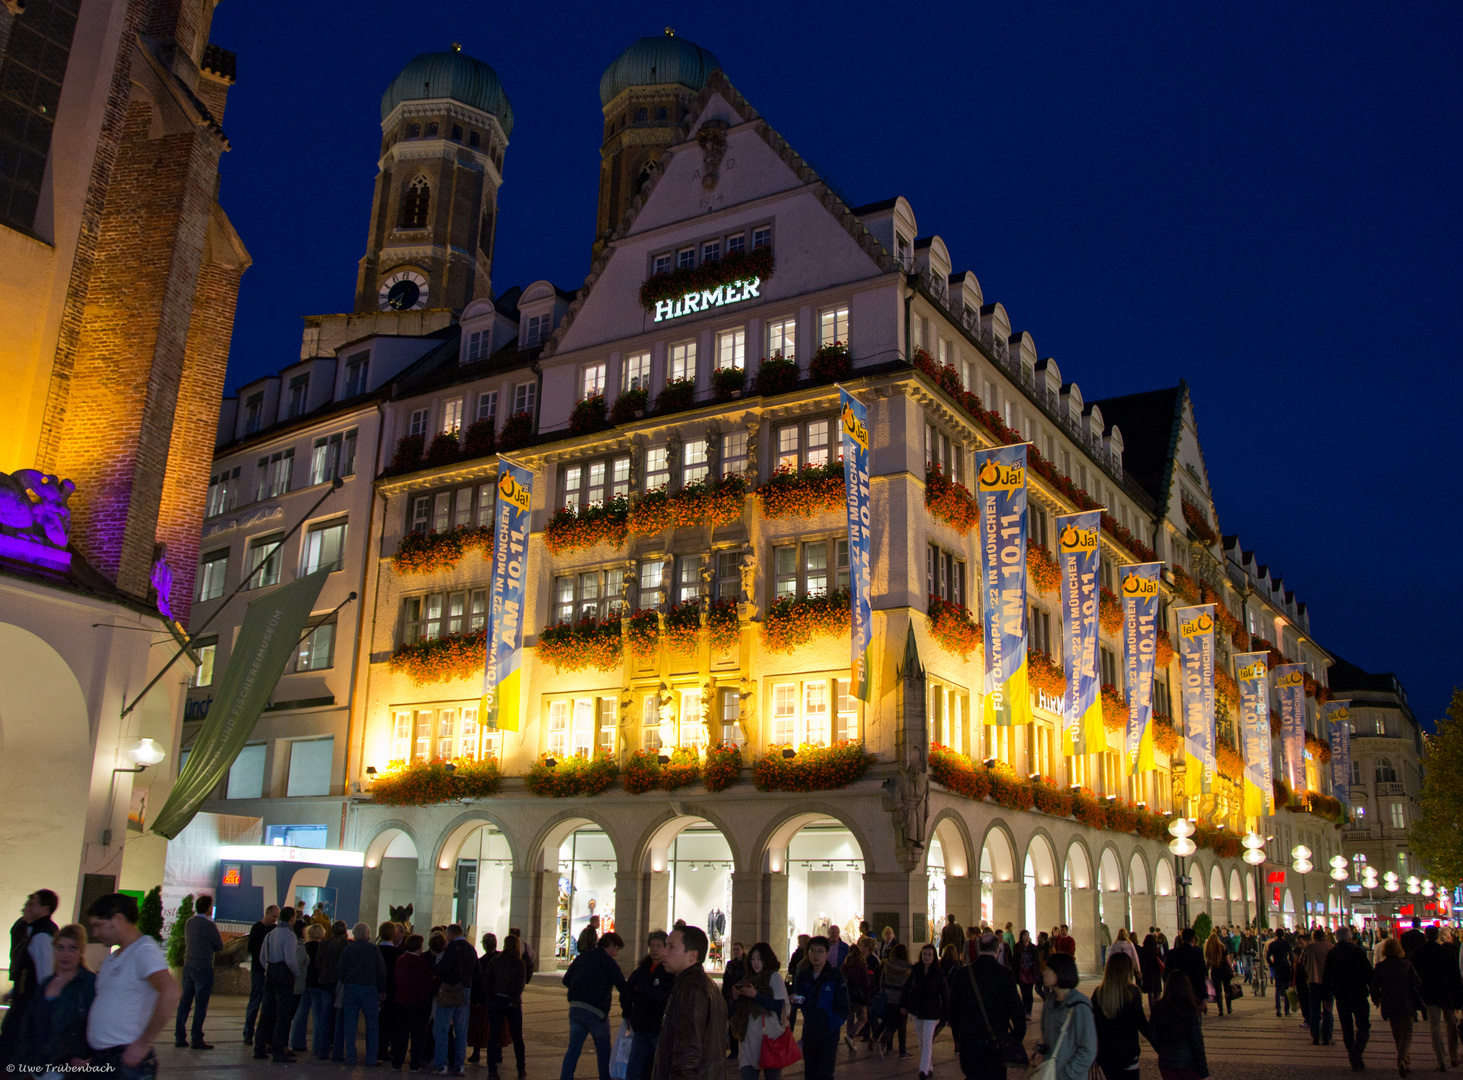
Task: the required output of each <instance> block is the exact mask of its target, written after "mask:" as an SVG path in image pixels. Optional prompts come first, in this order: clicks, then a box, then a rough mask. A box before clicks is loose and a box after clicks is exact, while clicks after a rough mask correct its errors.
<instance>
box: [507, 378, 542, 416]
mask: <svg viewBox="0 0 1463 1080" xmlns="http://www.w3.org/2000/svg"><path fill="white" fill-rule="evenodd" d="M537 398H538V384H537V383H531V382H525V383H519V384H518V385H517V386H515V387H514V388H513V411H514V413H528V415H530V416H532V415H533V406H534V403H535V401H536V400H537Z"/></svg>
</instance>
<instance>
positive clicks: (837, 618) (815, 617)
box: [762, 589, 852, 653]
mask: <svg viewBox="0 0 1463 1080" xmlns="http://www.w3.org/2000/svg"><path fill="white" fill-rule="evenodd" d="M850 610H851V609H850V600H849V594H848V590H847V589H836V590H834V591H833V592H831V593H829V594H828V595H827V596H802V597H790V596H788V597H783V598H782V599H781V600H779V601H777V602H776V603H775V604H773V605H772V606H771V607H770V608H768V609H767V615H766V617H765V618H764V619H763V621H762V640H763V643H764V644H765V645H766V646H767V648H768V649H769V650H770V651H772V652H778V653H790V652H792V651H793V650H794V649H797V648H799V647H800V646H803V645H806V644H808V642H810V641H812V640H813V639H814V638H820V637H837V636H839V635H840V634H850V633H852V623H851V617H850Z"/></svg>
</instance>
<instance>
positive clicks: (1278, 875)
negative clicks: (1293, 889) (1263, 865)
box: [1265, 870, 1285, 885]
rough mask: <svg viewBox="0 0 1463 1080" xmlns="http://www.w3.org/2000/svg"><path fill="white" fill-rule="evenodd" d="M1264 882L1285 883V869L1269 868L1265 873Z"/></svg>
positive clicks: (1271, 883) (1269, 883)
mask: <svg viewBox="0 0 1463 1080" xmlns="http://www.w3.org/2000/svg"><path fill="white" fill-rule="evenodd" d="M1265 883H1266V884H1267V885H1284V884H1285V871H1284V870H1271V871H1269V872H1268V873H1266V875H1265Z"/></svg>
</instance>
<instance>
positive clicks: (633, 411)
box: [610, 386, 650, 424]
mask: <svg viewBox="0 0 1463 1080" xmlns="http://www.w3.org/2000/svg"><path fill="white" fill-rule="evenodd" d="M649 407H650V395H649V394H648V393H646V391H645V388H644V387H643V386H634V387H631V388H630V389H629V390H623V391H621V392H620V393H619V394H618V395H616V397H615V403H614V404H613V405H612V406H610V422H611V423H614V424H628V423H629V422H630V421H631V420H634V419H637V418H638V417H641V416H644V415H645V410H646V409H648V408H649Z"/></svg>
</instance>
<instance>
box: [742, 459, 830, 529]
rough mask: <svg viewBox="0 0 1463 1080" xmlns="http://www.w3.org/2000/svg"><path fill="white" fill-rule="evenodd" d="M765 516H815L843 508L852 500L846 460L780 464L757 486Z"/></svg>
mask: <svg viewBox="0 0 1463 1080" xmlns="http://www.w3.org/2000/svg"><path fill="white" fill-rule="evenodd" d="M757 497H758V499H759V500H761V503H762V516H763V517H764V518H787V517H814V516H816V515H818V514H821V513H825V512H827V511H830V510H841V509H843V507H844V504H845V503H846V502H847V501H848V485H847V484H846V483H845V482H844V476H843V462H842V461H833V462H829V463H828V464H827V465H804V466H803V467H802V468H801V469H793V468H791V467H789V466H785V465H784V466H779V467H778V469H777V470H776V471H775V472H773V474H772V475H771V476H770V477H768V478H767V482H766V483H765V484H763V485H762V486H761V487H760V488H758V489H757Z"/></svg>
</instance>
